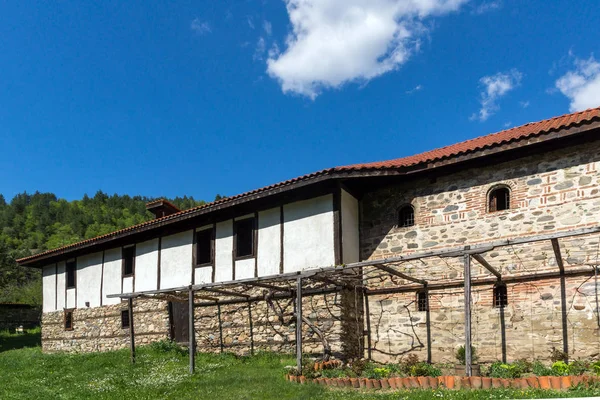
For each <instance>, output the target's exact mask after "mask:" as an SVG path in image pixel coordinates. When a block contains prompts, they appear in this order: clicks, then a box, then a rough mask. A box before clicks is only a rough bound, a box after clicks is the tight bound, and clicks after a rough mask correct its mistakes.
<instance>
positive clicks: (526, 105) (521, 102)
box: [519, 100, 529, 108]
mask: <svg viewBox="0 0 600 400" xmlns="http://www.w3.org/2000/svg"><path fill="white" fill-rule="evenodd" d="M519 105H520V106H521V107H522V108H527V107H529V100H527V101H520V102H519Z"/></svg>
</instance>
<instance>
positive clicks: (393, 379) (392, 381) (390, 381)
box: [388, 377, 397, 390]
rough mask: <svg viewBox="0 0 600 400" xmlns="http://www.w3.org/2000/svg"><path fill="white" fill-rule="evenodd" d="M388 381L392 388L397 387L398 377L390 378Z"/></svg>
mask: <svg viewBox="0 0 600 400" xmlns="http://www.w3.org/2000/svg"><path fill="white" fill-rule="evenodd" d="M388 382H389V384H390V389H393V390H395V389H397V387H396V377H392V378H388Z"/></svg>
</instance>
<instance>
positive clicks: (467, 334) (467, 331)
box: [463, 254, 473, 376]
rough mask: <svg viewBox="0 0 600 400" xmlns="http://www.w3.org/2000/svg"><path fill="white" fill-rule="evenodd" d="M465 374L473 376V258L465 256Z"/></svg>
mask: <svg viewBox="0 0 600 400" xmlns="http://www.w3.org/2000/svg"><path fill="white" fill-rule="evenodd" d="M463 257H464V264H465V274H464V275H465V276H464V278H465V373H466V375H467V376H471V363H472V357H473V355H472V354H471V256H470V255H469V254H465V255H464V256H463Z"/></svg>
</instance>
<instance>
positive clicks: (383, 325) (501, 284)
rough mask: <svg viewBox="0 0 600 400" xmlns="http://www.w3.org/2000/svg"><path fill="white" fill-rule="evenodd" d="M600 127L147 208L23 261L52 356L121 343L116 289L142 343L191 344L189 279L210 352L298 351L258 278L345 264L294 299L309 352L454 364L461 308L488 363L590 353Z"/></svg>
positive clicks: (285, 304)
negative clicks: (39, 282) (142, 219)
mask: <svg viewBox="0 0 600 400" xmlns="http://www.w3.org/2000/svg"><path fill="white" fill-rule="evenodd" d="M599 133H600V108H597V109H591V110H587V111H583V112H578V113H574V114H570V115H564V116H560V117H555V118H551V119H548V120H544V121H540V122H535V123H530V124H526V125H524V126H520V127H517V128H512V129H509V130H506V131H502V132H498V133H494V134H491V135H487V136H483V137H479V138H476V139H472V140H468V141H466V142H462V143H458V144H455V145H451V146H448V147H444V148H440V149H437V150H432V151H429V152H426V153H423V154H418V155H414V156H411V157H405V158H400V159H396V160H390V161H384V162H374V163H368V164H359V165H350V166H344V167H335V168H330V169H326V170H322V171H319V172H316V173H312V174H308V175H305V176H302V177H299V178H295V179H292V180H289V181H285V182H281V183H278V184H275V185H272V186H268V187H265V188H261V189H257V190H254V191H251V192H248V193H244V194H240V195H237V196H233V197H229V198H225V199H223V200H219V201H215V202H213V203H210V204H207V205H204V206H200V207H197V208H194V209H190V210H182V211H180V210H177V209H176V208H175V207H174V206H173V205H171V204H170V203H168V202H167V201H162V200H161V201H157V202H153V203H150V204H149V205H148V208H149V210H150V211H151V212H153V213H154V214H155V215H156V218H155V219H153V220H151V221H149V222H146V223H143V224H140V225H136V226H133V227H130V228H126V229H123V230H120V231H117V232H113V233H110V234H108V235H104V236H100V237H97V238H94V239H89V240H85V241H83V242H80V243H76V244H72V245H69V246H65V247H62V248H59V249H54V250H50V251H46V252H44V253H40V254H36V255H33V256H31V257H27V258H23V259H21V260H18V262H19V264H20V265H22V266H26V267H35V268H42V269H43V287H44V304H43V311H44V312H43V317H42V344H43V348H44V350H45V351H57V350H66V351H74V350H77V351H101V350H109V349H116V348H121V347H126V346H127V345H128V343H129V330H128V329H127V328H128V326H129V311H128V309H127V306H126V304H125V303H122V301H121V299H120V298H119V295H122V296H123V297H124V298H127V297H135V299H136V300H135V302H133V309H132V310H133V325H134V326H135V341H136V343H138V344H143V343H149V342H152V341H155V340H160V339H166V338H171V339H175V340H178V341H183V342H186V341H188V340H189V335H187V334H186V332H188V328H189V322H187V321H189V319H188V315H187V312H189V311H188V310H189V308H188V305H186V304H185V301H184V300H183V298H182V297H181V296H179V295H178V294H177V290H180V289H181V288H185V287H190V286H192V287H194V288H196V291H195V294H196V297H195V300H194V301H196V300H197V301H199V303H198V305H199V307H196V308H195V309H194V318H193V321H194V326H195V329H194V332H195V340H196V342H197V346H198V349H199V350H200V351H233V352H238V353H245V352H249V351H251V350H254V349H265V350H277V351H291V350H292V349H293V348H294V345H295V340H296V331H295V323H294V319H293V315H294V314H293V313H294V303H293V301H292V300H290V299H291V298H292V297H291V296H288V297H286V296H283V295H282V296H279V297H277V296H273V291H272V290H271V289H273V287H275V286H273V285H270V284H265V283H261V282H264V281H263V280H261V279H262V278H264V277H276V276H277V275H280V276H293V274H294V273H297V272H302V273H303V272H306V271H311V270H319V269H323V271H331V270H330V269H327V267H331V266H339V270H344V269H345V268H351V267H352V269H351V270H352V271H354V275H353V276H352V279H350V280H346V281H344V283H343V284H341V283H340V282H339V281H336V280H335V279H333V278H332V279H329V280H330V282H329V283H330V284H331V285H330V286H322V288H325V289H321V290H320V291H319V290H317V287H321V286H318V285H316V284H315V283H314V282H313V286H312V289H310V288H309V289H310V290H312V292H311V295H310V296H305V297H304V298H303V300H302V312H303V315H304V316H305V317H306V321H307V324H306V325H305V326H303V328H302V329H303V332H304V334H303V338H304V342H303V350H304V351H305V352H319V351H322V348H323V346H324V343H325V342H324V338H325V341H326V342H327V343H328V344H329V345H330V346H331V350H332V352H334V353H338V354H339V355H340V356H351V357H360V356H363V355H364V356H367V355H368V356H369V357H371V358H374V359H376V360H381V361H388V360H397V359H399V358H401V357H404V356H405V355H407V354H410V353H415V354H417V355H418V356H419V357H420V358H421V359H422V360H428V361H432V362H452V361H453V359H454V356H453V354H454V351H455V349H456V348H457V347H458V346H460V345H462V344H464V343H465V340H466V336H465V335H466V333H465V332H466V331H465V324H466V320H467V314H469V315H470V324H471V329H470V332H471V335H470V337H471V340H472V343H473V345H474V346H475V347H476V349H477V351H478V353H479V356H480V359H481V361H483V362H491V361H494V360H498V359H506V360H508V361H510V360H514V359H517V358H523V357H526V358H529V359H546V358H548V357H549V355H550V351H551V350H552V349H553V348H556V349H559V350H563V351H565V352H567V353H568V355H569V357H570V358H592V357H596V356H597V355H598V354H600V341H599V329H600V317H599V316H598V287H597V285H596V279H597V277H596V264H597V263H598V255H599V251H600V241H599V239H600V233H597V232H600V230H599V229H598V228H600V193H599V187H598V183H599V180H600V172H599V171H600V146H599V144H600V136H599ZM558 238H560V241H559V240H558ZM486 246H487V247H486ZM478 249H479V250H478ZM453 251H460V252H462V253H461V257H452V255H453V254H454V253H453ZM464 254H466V255H467V258H468V259H469V260H473V261H469V263H472V269H471V272H470V275H469V279H468V281H469V282H470V283H471V284H472V289H471V290H470V299H469V298H468V299H467V301H465V290H464V286H465V282H466V281H467V279H465V275H464V273H465V267H464V264H465V263H466V261H465V258H464V257H462V256H463V255H464ZM411 255H412V256H413V257H412V258H411ZM415 255H418V257H417V256H415ZM403 257H404V258H403ZM377 260H390V262H389V263H386V266H383V265H382V264H380V265H375V264H376V262H375V261H377ZM357 263H358V264H357ZM469 265H471V264H469ZM333 271H335V270H333ZM319 276H320V278H319V279H320V282H323V285H326V284H327V280H328V279H327V275H326V274H322V275H319ZM332 276H333V275H332ZM273 279H275V278H273ZM218 282H222V283H223V286H222V287H221V286H216V284H217V283H218ZM236 282H237V287H238V288H239V287H242V288H243V289H244V290H243V291H242V292H239V291H238V292H235V293H234V292H231V291H230V290H229V289H227V288H228V287H229V286H232V285H236ZM315 282H316V281H315ZM348 282H350V284H349V283H348ZM202 285H205V286H202ZM227 285H229V286H227ZM175 289H177V290H175ZM280 289H281V288H280ZM310 290H309V291H310ZM286 292H289V293H291V292H293V288H292V287H287V289H286V290H282V291H281V293H286ZM236 293H237V294H236ZM115 295H117V296H116V297H115ZM228 295H230V296H228ZM219 296H221V297H219ZM222 296H225V297H222ZM261 296H262V300H263V301H250V299H251V298H261ZM240 297H241V298H242V300H240V301H233V299H235V298H238V300H239V298H240ZM266 300H269V301H266ZM466 303H468V305H469V307H470V313H469V312H467V313H465V309H466V307H467V305H466ZM186 322H187V324H186ZM323 337H324V338H323Z"/></svg>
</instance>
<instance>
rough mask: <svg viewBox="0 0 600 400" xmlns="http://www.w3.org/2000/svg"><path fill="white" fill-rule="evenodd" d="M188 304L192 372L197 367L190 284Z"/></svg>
mask: <svg viewBox="0 0 600 400" xmlns="http://www.w3.org/2000/svg"><path fill="white" fill-rule="evenodd" d="M188 306H189V319H190V322H189V324H190V326H189V329H190V331H189V337H190V338H189V349H190V374H193V373H194V369H195V368H196V330H195V329H194V319H195V318H194V291H193V290H192V287H191V286H190V290H189V292H188Z"/></svg>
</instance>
